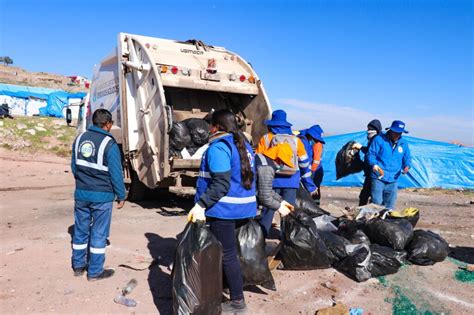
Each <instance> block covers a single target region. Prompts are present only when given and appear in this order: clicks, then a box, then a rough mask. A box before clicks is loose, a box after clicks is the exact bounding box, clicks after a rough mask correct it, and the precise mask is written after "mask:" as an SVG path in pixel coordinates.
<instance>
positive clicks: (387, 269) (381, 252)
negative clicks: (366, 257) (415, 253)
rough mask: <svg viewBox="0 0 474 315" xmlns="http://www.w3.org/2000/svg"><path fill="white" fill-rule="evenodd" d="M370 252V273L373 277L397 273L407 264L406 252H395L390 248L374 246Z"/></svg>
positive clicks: (371, 246)
mask: <svg viewBox="0 0 474 315" xmlns="http://www.w3.org/2000/svg"><path fill="white" fill-rule="evenodd" d="M370 252H371V257H370V264H369V272H370V274H371V276H372V277H380V276H386V275H391V274H394V273H397V271H398V269H399V268H400V266H401V265H402V264H403V263H405V262H406V256H407V253H406V252H405V251H395V250H393V249H391V248H390V247H386V246H380V245H377V244H372V245H370Z"/></svg>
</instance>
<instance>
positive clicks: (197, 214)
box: [188, 110, 257, 313]
mask: <svg viewBox="0 0 474 315" xmlns="http://www.w3.org/2000/svg"><path fill="white" fill-rule="evenodd" d="M195 203H196V204H195V205H194V207H193V208H192V209H191V211H190V212H189V216H188V219H189V220H191V221H193V222H196V221H205V220H207V221H208V222H209V225H210V229H211V231H212V233H213V234H214V235H215V236H216V238H217V239H218V240H219V241H220V242H221V243H222V252H223V270H224V276H225V279H226V281H227V284H228V285H229V291H230V301H227V302H225V303H223V304H222V312H224V313H225V312H234V313H235V312H242V311H244V310H245V309H246V305H245V299H244V293H243V278H242V272H241V270H240V262H239V259H238V254H237V244H236V239H235V229H236V228H237V227H239V226H241V225H243V224H245V223H246V221H247V219H248V218H252V217H254V216H255V215H256V214H257V200H256V197H255V166H254V154H253V151H252V148H251V146H250V144H249V143H248V142H247V140H246V139H245V136H244V135H243V133H242V132H241V131H240V130H239V128H238V125H237V120H236V117H235V115H234V114H233V113H232V112H231V111H228V110H219V111H216V112H214V113H213V114H212V118H211V136H210V138H209V148H208V149H207V151H206V152H205V154H204V156H203V158H202V161H201V167H200V170H199V177H198V180H197V188H196V196H195Z"/></svg>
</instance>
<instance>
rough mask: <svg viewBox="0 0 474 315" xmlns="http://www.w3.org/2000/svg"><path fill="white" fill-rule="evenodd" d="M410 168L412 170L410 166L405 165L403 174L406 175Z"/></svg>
mask: <svg viewBox="0 0 474 315" xmlns="http://www.w3.org/2000/svg"><path fill="white" fill-rule="evenodd" d="M409 170H410V166H405V168H404V169H403V175H406V174H407V173H408V171H409Z"/></svg>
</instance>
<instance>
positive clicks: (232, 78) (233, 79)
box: [229, 73, 237, 81]
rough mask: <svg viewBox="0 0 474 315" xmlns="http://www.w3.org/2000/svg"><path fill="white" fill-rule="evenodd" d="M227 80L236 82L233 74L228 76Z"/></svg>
mask: <svg viewBox="0 0 474 315" xmlns="http://www.w3.org/2000/svg"><path fill="white" fill-rule="evenodd" d="M229 80H231V81H235V80H237V76H236V75H235V73H232V74H231V75H230V76H229Z"/></svg>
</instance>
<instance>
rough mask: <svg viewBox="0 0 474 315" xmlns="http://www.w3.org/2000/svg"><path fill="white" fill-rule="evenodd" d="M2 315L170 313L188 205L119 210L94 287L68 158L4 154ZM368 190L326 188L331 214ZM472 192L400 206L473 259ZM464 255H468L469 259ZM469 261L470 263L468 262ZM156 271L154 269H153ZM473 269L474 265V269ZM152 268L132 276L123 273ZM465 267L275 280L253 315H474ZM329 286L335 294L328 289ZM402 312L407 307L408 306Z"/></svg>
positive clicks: (0, 172)
mask: <svg viewBox="0 0 474 315" xmlns="http://www.w3.org/2000/svg"><path fill="white" fill-rule="evenodd" d="M0 163H1V166H2V167H1V169H0V238H1V240H2V241H1V246H0V309H1V312H2V313H3V314H11V313H15V314H22V313H60V314H66V313H68V314H69V313H75V314H77V313H79V314H90V313H114V314H118V313H124V314H129V313H134V312H135V313H138V314H154V313H157V312H159V313H161V314H169V313H170V310H171V302H172V300H171V291H170V288H171V283H170V280H171V278H170V272H169V270H168V269H167V266H168V265H169V264H170V263H171V261H172V260H173V252H174V247H175V245H176V239H175V237H176V234H178V233H179V232H181V231H182V229H183V228H184V225H185V221H186V218H185V216H184V212H183V211H182V209H189V208H190V207H191V205H192V204H191V202H190V201H189V200H185V199H171V198H170V197H169V196H168V197H166V198H159V199H156V200H150V201H146V202H143V203H140V204H136V203H127V204H126V206H125V207H124V208H123V209H121V210H116V209H115V210H114V213H113V219H112V220H113V221H112V230H111V236H110V242H111V245H110V246H109V247H108V248H107V258H106V265H108V266H110V267H113V268H115V269H116V275H115V276H114V277H112V278H111V279H108V280H104V281H98V282H92V283H91V282H88V281H87V280H86V278H85V277H83V278H76V277H74V276H73V275H72V270H71V268H70V255H71V248H70V241H71V237H70V234H69V232H70V227H71V226H72V225H73V223H74V221H73V198H72V196H73V190H74V181H73V178H72V175H71V173H70V171H69V161H68V160H67V159H63V158H58V157H53V156H48V155H34V156H32V155H28V154H21V153H18V152H16V153H11V152H8V151H5V150H0ZM358 192H359V189H356V188H324V189H323V206H324V205H327V204H329V203H331V204H334V205H337V206H346V205H349V206H352V205H355V204H356V200H357V197H358ZM473 199H474V197H473V194H472V193H465V192H455V191H453V192H444V191H401V192H400V194H399V203H398V206H399V207H400V208H403V207H404V206H405V205H409V206H415V207H418V208H419V209H420V210H421V220H420V222H419V226H418V227H419V228H426V229H431V230H433V231H435V232H438V233H440V234H441V235H442V236H443V237H445V238H446V239H447V240H448V241H449V242H450V244H451V246H453V247H454V246H458V247H467V248H464V253H467V255H464V256H459V255H458V254H459V253H461V251H460V249H459V248H458V249H459V251H457V252H454V254H453V256H455V257H457V258H459V259H460V260H464V261H469V260H472V259H474V254H473V251H472V249H473V247H474V212H473V205H472V204H471V201H472V200H473ZM461 254H462V253H461ZM469 255H470V256H469ZM151 261H154V262H155V263H154V264H153V265H152V266H151V267H150V268H148V266H149V265H150V262H151ZM471 263H473V262H472V261H471ZM122 264H128V265H133V266H134V267H138V268H144V270H142V271H137V270H132V269H128V268H124V267H119V265H122ZM458 264H460V262H459V260H455V259H453V258H448V259H447V260H446V261H444V262H443V263H439V264H436V265H434V266H430V267H418V266H406V267H404V268H402V269H401V270H400V271H399V272H398V273H397V274H395V275H391V276H387V277H384V278H381V279H371V280H369V281H367V282H364V283H356V282H354V281H352V280H350V279H348V278H347V277H345V276H344V275H342V274H340V273H338V272H337V271H335V270H333V269H327V270H313V271H280V270H277V271H275V272H274V273H273V275H274V277H275V281H276V285H277V289H278V290H277V291H276V292H272V291H267V290H265V289H262V290H260V289H252V290H251V291H246V292H245V295H246V299H247V303H248V306H249V312H248V313H251V314H314V312H315V310H317V309H320V308H323V307H327V306H330V305H331V304H332V303H333V301H337V302H342V303H344V304H346V305H347V306H349V307H351V308H362V309H364V311H365V312H364V314H369V313H370V314H392V313H393V312H395V311H396V310H397V307H401V306H403V305H405V306H406V304H407V301H406V299H408V300H409V301H408V307H409V308H411V309H412V311H413V312H412V313H409V312H407V313H404V314H417V313H416V312H415V308H416V311H417V312H425V311H429V312H431V313H444V314H474V285H473V284H472V283H463V282H459V281H457V280H456V279H455V278H454V274H455V272H456V270H457V266H458ZM132 278H135V279H137V281H138V286H137V288H136V289H135V291H134V292H133V293H132V294H131V297H132V298H134V299H135V300H136V301H137V302H138V306H137V307H136V308H134V309H127V308H125V307H124V306H121V305H118V304H115V303H114V302H113V299H114V297H115V296H116V295H117V294H118V293H119V292H120V290H121V287H122V286H124V285H125V284H126V283H127V282H128V281H129V280H130V279H132ZM322 284H325V285H326V286H327V287H329V288H330V289H329V288H327V287H325V286H323V285H322ZM400 305H401V306H400Z"/></svg>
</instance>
